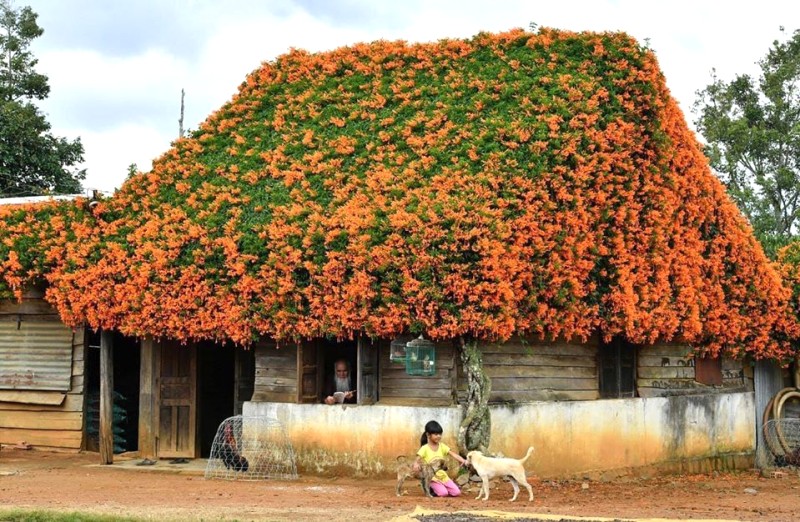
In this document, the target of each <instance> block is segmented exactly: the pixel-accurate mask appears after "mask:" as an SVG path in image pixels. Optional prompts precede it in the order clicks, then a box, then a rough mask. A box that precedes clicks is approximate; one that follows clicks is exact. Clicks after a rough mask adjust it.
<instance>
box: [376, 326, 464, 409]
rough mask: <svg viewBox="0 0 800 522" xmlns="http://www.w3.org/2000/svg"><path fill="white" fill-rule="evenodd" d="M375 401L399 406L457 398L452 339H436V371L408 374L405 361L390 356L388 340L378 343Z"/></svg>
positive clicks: (441, 403)
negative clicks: (402, 362)
mask: <svg viewBox="0 0 800 522" xmlns="http://www.w3.org/2000/svg"><path fill="white" fill-rule="evenodd" d="M378 350H379V352H378V368H379V378H378V403H379V404H383V405H395V404H396V405H402V406H450V405H452V404H455V401H456V389H455V383H456V371H457V368H458V367H459V366H460V365H461V363H460V361H457V360H456V349H455V345H454V344H453V342H452V341H443V342H438V343H436V373H435V374H434V375H431V376H420V375H409V374H408V373H406V367H405V364H399V363H394V362H392V361H390V360H389V340H388V339H387V340H381V341H380V344H379V345H378Z"/></svg>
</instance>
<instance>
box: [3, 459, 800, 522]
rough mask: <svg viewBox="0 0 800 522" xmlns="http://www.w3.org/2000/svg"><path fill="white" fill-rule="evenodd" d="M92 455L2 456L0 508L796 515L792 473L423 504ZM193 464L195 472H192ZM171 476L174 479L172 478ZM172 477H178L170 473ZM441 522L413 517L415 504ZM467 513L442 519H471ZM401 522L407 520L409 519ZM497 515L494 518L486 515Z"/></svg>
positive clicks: (361, 484)
mask: <svg viewBox="0 0 800 522" xmlns="http://www.w3.org/2000/svg"><path fill="white" fill-rule="evenodd" d="M98 462H99V458H98V456H97V454H92V453H88V454H80V455H71V454H61V453H47V452H40V451H22V450H9V449H6V448H3V450H2V451H0V519H1V518H2V514H1V511H2V510H4V509H9V508H14V507H30V508H38V509H48V510H58V511H65V512H68V511H85V512H93V513H105V514H116V515H128V516H137V517H143V518H149V519H153V520H166V519H173V520H201V519H202V520H304V521H306V520H307V521H326V522H331V521H339V520H342V521H344V520H346V521H351V522H352V521H362V520H392V519H398V520H403V519H404V520H409V521H411V520H437V519H438V520H484V518H483V517H484V516H487V515H489V514H490V513H488V512H489V511H490V510H493V511H502V512H508V513H513V515H512V517H511V518H513V519H515V520H534V519H541V518H545V516H546V515H550V516H554V517H553V518H554V519H555V520H572V519H573V518H572V517H608V518H612V519H641V518H666V519H678V520H688V519H693V520H697V519H720V520H770V521H793V520H798V519H799V518H800V476H798V474H797V471H794V470H791V471H787V473H786V474H785V476H783V477H781V478H772V477H769V478H765V477H761V476H760V475H759V473H757V472H755V471H753V472H746V473H737V474H713V475H691V476H665V477H658V478H652V479H646V480H645V479H636V480H617V481H614V482H582V481H570V482H566V481H565V482H553V481H541V480H538V479H537V478H536V477H531V478H530V479H529V482H530V483H531V485H532V486H533V489H534V495H535V498H534V501H533V502H527V499H526V497H525V496H524V491H523V493H521V494H520V497H521V500H518V501H517V502H515V503H513V504H512V503H510V502H508V499H509V498H510V497H511V493H512V489H511V485H510V484H508V483H506V482H500V483H499V484H498V485H497V488H496V489H494V490H493V491H492V492H491V498H490V500H489V501H487V502H483V501H477V500H475V499H474V497H475V496H476V495H477V490H476V491H472V492H465V494H464V495H462V496H461V497H459V498H434V499H427V498H425V497H424V496H423V495H422V491H421V489H420V488H419V486H418V485H417V484H415V483H410V481H408V482H406V489H407V490H408V495H406V496H403V497H399V498H398V497H396V496H395V483H394V481H393V480H391V479H355V478H352V477H338V478H331V477H317V476H310V475H305V476H301V477H300V479H299V480H296V481H264V482H244V481H233V482H228V481H219V480H205V479H204V478H203V476H202V461H195V462H193V463H189V465H184V466H186V467H185V468H183V469H180V467H179V466H177V465H173V467H169V464H166V463H163V461H162V462H161V463H159V466H154V467H152V468H144V467H136V466H134V465H132V464H135V461H128V462H120V461H119V460H117V461H115V464H114V465H112V466H99V465H98V464H97V463H98ZM193 464H194V466H193ZM171 471H172V472H171ZM175 471H182V472H181V473H176V472H175ZM418 506H419V507H420V508H424V509H426V510H434V511H437V512H440V513H442V514H441V515H438V518H437V516H433V517H428V516H422V515H420V512H419V511H417V512H416V513H415V509H417V507H418ZM477 511H481V513H480V514H472V515H463V514H462V515H459V516H455V515H445V514H452V513H456V512H477ZM412 514H413V516H411V517H409V515H412ZM494 516H497V515H494Z"/></svg>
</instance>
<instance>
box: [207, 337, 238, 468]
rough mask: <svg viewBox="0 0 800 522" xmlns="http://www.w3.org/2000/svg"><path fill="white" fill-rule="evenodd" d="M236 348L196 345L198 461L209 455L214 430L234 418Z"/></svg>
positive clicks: (229, 345)
mask: <svg viewBox="0 0 800 522" xmlns="http://www.w3.org/2000/svg"><path fill="white" fill-rule="evenodd" d="M235 362H236V348H235V347H234V346H233V345H232V344H223V345H220V344H216V343H212V342H201V343H198V345H197V372H198V375H197V401H198V404H197V406H198V423H197V431H198V442H199V450H200V456H201V457H208V456H209V455H211V445H212V444H213V442H214V436H215V435H216V433H217V428H218V427H219V425H220V424H221V423H222V421H224V420H225V419H226V418H228V417H231V416H233V415H234V414H235V410H236V408H235V397H234V395H235V394H234V388H235V384H236V382H235V380H236V379H235V371H236V364H235Z"/></svg>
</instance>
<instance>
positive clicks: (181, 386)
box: [157, 342, 197, 458]
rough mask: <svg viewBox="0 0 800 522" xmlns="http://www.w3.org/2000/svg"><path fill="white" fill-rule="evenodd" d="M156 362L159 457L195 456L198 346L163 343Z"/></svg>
mask: <svg viewBox="0 0 800 522" xmlns="http://www.w3.org/2000/svg"><path fill="white" fill-rule="evenodd" d="M160 351H161V356H160V357H159V359H158V362H159V368H158V373H157V375H158V376H159V378H158V456H159V457H161V458H174V457H188V458H195V457H196V456H197V447H196V444H195V442H196V438H197V346H196V345H194V344H189V345H184V346H182V345H180V344H179V343H177V342H164V343H162V345H161V350H160Z"/></svg>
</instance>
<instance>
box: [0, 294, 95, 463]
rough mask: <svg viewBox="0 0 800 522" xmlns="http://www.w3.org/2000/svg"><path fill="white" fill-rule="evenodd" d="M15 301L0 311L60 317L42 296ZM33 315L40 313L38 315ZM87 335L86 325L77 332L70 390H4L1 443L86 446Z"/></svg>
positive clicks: (63, 448) (0, 403)
mask: <svg viewBox="0 0 800 522" xmlns="http://www.w3.org/2000/svg"><path fill="white" fill-rule="evenodd" d="M14 305H15V303H9V302H7V301H6V302H4V303H3V306H2V309H0V314H7V313H12V314H14V313H15V314H20V313H24V315H26V316H29V320H52V321H58V320H59V319H58V316H57V315H55V311H54V310H52V308H50V307H49V305H48V304H47V303H46V302H45V301H44V300H43V299H41V298H33V299H25V300H24V301H23V303H21V304H19V305H18V306H16V307H15V306H14ZM32 315H36V316H38V317H36V318H35V319H34V318H33V317H30V316H32ZM86 337H87V336H86V335H85V331H84V330H83V329H82V328H80V329H78V330H76V331H74V332H73V335H72V377H71V382H70V389H69V391H68V392H67V393H66V394H65V393H62V392H49V391H48V392H33V391H23V390H20V391H17V390H0V444H4V445H7V444H10V445H14V444H17V443H19V442H22V441H24V442H26V443H28V444H30V445H32V446H33V447H35V448H36V449H44V450H55V451H76V452H77V451H79V450H81V449H83V444H84V440H83V433H84V421H85V418H84V417H85V416H84V404H85V398H84V361H85V357H86Z"/></svg>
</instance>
